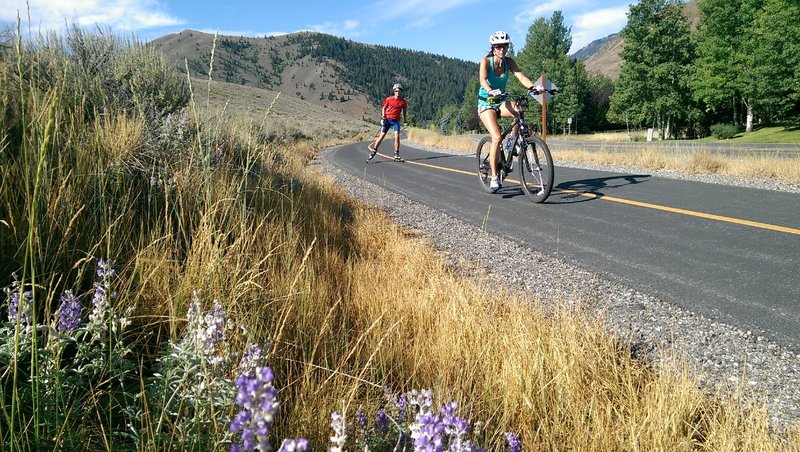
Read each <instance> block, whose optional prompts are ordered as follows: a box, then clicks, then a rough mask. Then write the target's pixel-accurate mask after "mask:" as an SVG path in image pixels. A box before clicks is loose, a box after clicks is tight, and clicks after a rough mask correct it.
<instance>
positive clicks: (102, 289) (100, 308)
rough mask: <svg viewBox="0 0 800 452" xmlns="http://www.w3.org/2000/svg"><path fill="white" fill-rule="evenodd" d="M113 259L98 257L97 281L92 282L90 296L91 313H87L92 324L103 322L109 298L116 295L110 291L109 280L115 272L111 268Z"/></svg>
mask: <svg viewBox="0 0 800 452" xmlns="http://www.w3.org/2000/svg"><path fill="white" fill-rule="evenodd" d="M112 264H113V261H112V260H111V259H108V260H105V259H103V258H100V260H99V261H98V262H97V276H98V278H99V281H97V282H95V283H94V296H92V313H91V314H89V321H90V322H91V323H93V324H104V323H105V322H106V316H107V315H108V310H109V308H110V307H111V299H112V298H114V297H115V296H116V294H115V293H114V292H112V291H111V280H112V278H113V277H114V276H116V274H117V272H116V270H114V269H113V268H112Z"/></svg>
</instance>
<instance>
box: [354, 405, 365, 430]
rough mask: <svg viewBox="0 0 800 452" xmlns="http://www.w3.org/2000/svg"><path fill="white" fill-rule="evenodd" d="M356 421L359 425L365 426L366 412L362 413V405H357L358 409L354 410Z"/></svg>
mask: <svg viewBox="0 0 800 452" xmlns="http://www.w3.org/2000/svg"><path fill="white" fill-rule="evenodd" d="M356 422H358V425H360V426H361V427H366V426H367V414H366V413H364V407H358V410H356Z"/></svg>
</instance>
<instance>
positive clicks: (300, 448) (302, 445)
mask: <svg viewBox="0 0 800 452" xmlns="http://www.w3.org/2000/svg"><path fill="white" fill-rule="evenodd" d="M306 449H308V440H307V439H305V438H297V439H285V440H283V442H282V443H281V448H280V449H278V452H294V451H297V452H304V451H305V450H306Z"/></svg>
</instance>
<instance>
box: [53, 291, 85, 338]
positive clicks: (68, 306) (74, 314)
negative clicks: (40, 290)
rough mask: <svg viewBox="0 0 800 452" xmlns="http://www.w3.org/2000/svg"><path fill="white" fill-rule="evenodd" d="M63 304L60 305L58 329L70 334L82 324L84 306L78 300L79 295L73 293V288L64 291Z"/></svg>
mask: <svg viewBox="0 0 800 452" xmlns="http://www.w3.org/2000/svg"><path fill="white" fill-rule="evenodd" d="M60 300H61V305H60V306H59V307H58V326H56V330H57V331H58V332H60V333H65V334H69V333H71V332H73V331H75V330H77V329H78V327H80V326H81V311H82V309H83V307H82V306H81V304H80V302H79V301H78V297H76V296H75V295H73V294H72V291H71V290H66V291H64V295H62V296H61V299H60Z"/></svg>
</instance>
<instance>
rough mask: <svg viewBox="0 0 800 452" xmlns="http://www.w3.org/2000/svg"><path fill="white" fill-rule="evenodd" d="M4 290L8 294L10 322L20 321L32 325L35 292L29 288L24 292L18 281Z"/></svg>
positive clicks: (21, 323) (22, 323)
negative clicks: (32, 306)
mask: <svg viewBox="0 0 800 452" xmlns="http://www.w3.org/2000/svg"><path fill="white" fill-rule="evenodd" d="M4 290H5V292H6V295H7V296H8V321H9V322H10V323H17V322H19V324H20V325H30V324H31V305H32V304H33V293H32V292H31V291H29V290H26V291H24V292H23V291H22V290H21V289H20V286H19V282H17V281H14V284H12V286H11V287H6V288H5V289H4Z"/></svg>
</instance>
